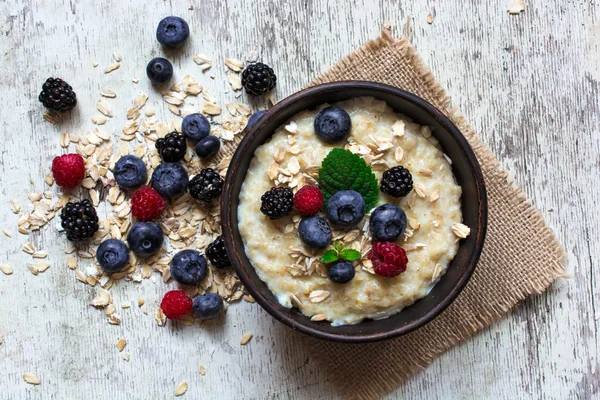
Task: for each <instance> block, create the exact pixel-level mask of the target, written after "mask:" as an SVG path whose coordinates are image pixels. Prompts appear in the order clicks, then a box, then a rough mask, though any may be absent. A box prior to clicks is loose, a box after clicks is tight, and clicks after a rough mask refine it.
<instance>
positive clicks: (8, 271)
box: [0, 264, 14, 275]
mask: <svg viewBox="0 0 600 400" xmlns="http://www.w3.org/2000/svg"><path fill="white" fill-rule="evenodd" d="M0 271H2V272H3V273H4V275H11V274H12V273H13V272H14V270H13V267H11V266H10V265H7V264H0Z"/></svg>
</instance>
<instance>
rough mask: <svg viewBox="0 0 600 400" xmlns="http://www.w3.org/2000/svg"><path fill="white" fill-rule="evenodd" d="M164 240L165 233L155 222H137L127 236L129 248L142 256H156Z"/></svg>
mask: <svg viewBox="0 0 600 400" xmlns="http://www.w3.org/2000/svg"><path fill="white" fill-rule="evenodd" d="M163 240H164V235H163V231H162V229H160V226H158V224H155V223H154V222H136V223H135V224H133V226H132V227H131V229H130V230H129V234H128V235H127V243H129V248H131V251H133V252H134V253H135V254H138V255H140V256H151V255H152V254H155V253H156V252H157V251H159V250H160V248H161V247H162V244H163Z"/></svg>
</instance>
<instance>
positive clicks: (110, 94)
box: [100, 89, 117, 99]
mask: <svg viewBox="0 0 600 400" xmlns="http://www.w3.org/2000/svg"><path fill="white" fill-rule="evenodd" d="M100 95H102V96H104V97H108V98H109V99H114V98H115V97H117V94H116V93H115V92H113V91H112V90H110V89H101V90H100Z"/></svg>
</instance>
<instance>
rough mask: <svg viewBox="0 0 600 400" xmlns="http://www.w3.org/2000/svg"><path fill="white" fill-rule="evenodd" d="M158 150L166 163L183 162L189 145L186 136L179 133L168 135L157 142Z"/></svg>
mask: <svg viewBox="0 0 600 400" xmlns="http://www.w3.org/2000/svg"><path fill="white" fill-rule="evenodd" d="M155 146H156V150H158V154H160V156H161V157H162V159H163V160H164V161H167V162H177V161H181V160H183V157H184V156H185V151H186V150H187V143H186V142H185V136H183V135H182V134H180V133H177V132H171V133H167V134H166V135H165V137H164V138H160V139H158V140H157V141H156V144H155Z"/></svg>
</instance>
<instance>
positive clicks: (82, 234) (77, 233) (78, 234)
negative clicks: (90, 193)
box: [60, 200, 98, 242]
mask: <svg viewBox="0 0 600 400" xmlns="http://www.w3.org/2000/svg"><path fill="white" fill-rule="evenodd" d="M60 219H61V226H62V227H63V229H64V230H65V233H66V234H67V239H68V240H70V241H71V242H79V241H83V240H87V239H89V238H91V237H92V236H94V233H96V232H97V231H98V214H96V210H95V209H94V206H92V203H90V201H89V200H82V201H79V202H75V203H71V202H69V203H67V204H66V205H65V206H64V207H63V209H62V211H61V213H60Z"/></svg>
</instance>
